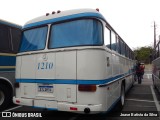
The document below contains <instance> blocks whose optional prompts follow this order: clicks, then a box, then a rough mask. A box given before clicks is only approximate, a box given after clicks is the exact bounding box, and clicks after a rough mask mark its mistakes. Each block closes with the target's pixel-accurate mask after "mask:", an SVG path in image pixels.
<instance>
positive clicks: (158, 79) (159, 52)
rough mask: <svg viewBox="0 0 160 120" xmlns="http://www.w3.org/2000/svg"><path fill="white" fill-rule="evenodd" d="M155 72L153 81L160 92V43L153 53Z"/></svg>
mask: <svg viewBox="0 0 160 120" xmlns="http://www.w3.org/2000/svg"><path fill="white" fill-rule="evenodd" d="M152 57H153V61H152V66H153V72H152V79H153V85H154V87H155V88H156V89H157V90H158V92H160V41H159V42H158V43H157V45H156V46H155V48H154V51H153V55H152Z"/></svg>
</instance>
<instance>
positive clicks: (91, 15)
mask: <svg viewBox="0 0 160 120" xmlns="http://www.w3.org/2000/svg"><path fill="white" fill-rule="evenodd" d="M74 18H100V19H102V20H104V21H106V20H105V18H104V17H103V16H102V15H101V14H98V13H92V12H86V13H79V14H74V15H68V16H63V17H58V18H52V19H49V20H44V21H40V22H35V23H31V24H27V25H25V26H24V27H23V29H26V28H30V27H35V26H40V25H46V24H50V23H55V22H59V21H65V20H71V19H74Z"/></svg>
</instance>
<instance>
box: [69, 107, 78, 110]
mask: <svg viewBox="0 0 160 120" xmlns="http://www.w3.org/2000/svg"><path fill="white" fill-rule="evenodd" d="M70 110H74V111H77V110H78V109H77V108H76V107H70Z"/></svg>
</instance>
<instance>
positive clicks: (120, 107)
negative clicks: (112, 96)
mask: <svg viewBox="0 0 160 120" xmlns="http://www.w3.org/2000/svg"><path fill="white" fill-rule="evenodd" d="M124 103H125V86H124V84H122V85H121V93H120V100H119V103H118V107H119V108H118V111H121V110H122V108H123V106H124Z"/></svg>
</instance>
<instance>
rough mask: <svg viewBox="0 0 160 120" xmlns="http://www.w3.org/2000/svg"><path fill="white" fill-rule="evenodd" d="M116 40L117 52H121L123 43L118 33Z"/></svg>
mask: <svg viewBox="0 0 160 120" xmlns="http://www.w3.org/2000/svg"><path fill="white" fill-rule="evenodd" d="M116 40H117V52H118V53H119V54H121V44H120V38H119V37H118V35H117V39H116Z"/></svg>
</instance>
